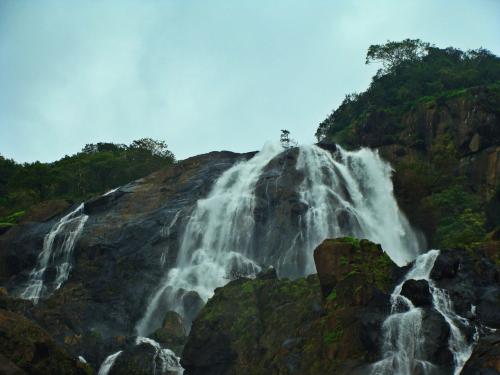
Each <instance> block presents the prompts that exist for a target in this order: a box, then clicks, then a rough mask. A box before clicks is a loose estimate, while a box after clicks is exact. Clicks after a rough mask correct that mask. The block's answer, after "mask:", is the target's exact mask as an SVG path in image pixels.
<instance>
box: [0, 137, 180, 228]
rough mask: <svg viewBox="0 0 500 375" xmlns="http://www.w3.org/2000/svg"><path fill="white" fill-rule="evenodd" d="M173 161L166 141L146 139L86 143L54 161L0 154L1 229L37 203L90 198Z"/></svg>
mask: <svg viewBox="0 0 500 375" xmlns="http://www.w3.org/2000/svg"><path fill="white" fill-rule="evenodd" d="M174 162H175V158H174V155H173V153H172V152H170V151H169V150H168V148H167V145H166V143H165V142H163V141H156V140H153V139H150V138H143V139H139V140H136V141H133V142H132V143H130V144H129V145H124V144H116V143H105V142H102V143H101V142H100V143H97V144H87V145H86V146H85V147H84V148H83V149H82V150H81V151H80V152H78V153H77V154H75V155H71V156H67V155H66V156H65V157H63V158H62V159H60V160H57V161H55V162H53V163H41V162H38V161H37V162H34V163H24V164H19V163H16V162H15V161H14V160H11V159H6V158H5V157H3V156H2V155H0V227H8V226H11V225H14V224H15V223H16V222H17V221H19V220H20V219H21V218H22V217H23V216H24V214H25V213H26V210H27V209H28V208H29V207H31V206H33V205H35V204H37V203H40V202H44V201H48V200H61V199H62V200H68V201H70V202H75V201H82V200H85V199H89V198H90V197H92V196H95V195H97V194H102V193H105V192H106V191H107V190H109V189H112V188H115V187H118V186H120V185H123V184H126V183H128V182H130V181H133V180H135V179H138V178H141V177H144V176H146V175H148V174H150V173H151V172H153V171H156V170H158V169H160V168H162V167H166V166H169V165H172V164H173V163H174Z"/></svg>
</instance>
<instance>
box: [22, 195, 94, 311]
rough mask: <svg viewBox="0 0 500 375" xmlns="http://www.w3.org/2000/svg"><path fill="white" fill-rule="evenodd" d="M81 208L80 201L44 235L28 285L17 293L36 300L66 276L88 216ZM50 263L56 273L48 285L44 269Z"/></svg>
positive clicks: (49, 265)
mask: <svg viewBox="0 0 500 375" xmlns="http://www.w3.org/2000/svg"><path fill="white" fill-rule="evenodd" d="M83 211H84V204H83V203H82V204H80V205H79V206H78V207H77V208H76V209H75V210H73V211H72V212H70V213H69V214H67V215H66V216H64V217H63V218H61V220H59V222H58V223H57V224H55V225H54V226H53V227H52V229H51V230H50V232H49V233H48V234H47V235H46V236H45V237H44V239H43V249H42V251H41V252H40V254H39V255H38V260H37V264H36V266H35V268H34V269H33V270H32V271H31V273H30V278H29V280H28V286H27V287H26V289H25V290H24V291H23V292H22V293H21V295H20V297H21V298H24V299H30V300H32V301H33V302H34V303H35V304H36V303H38V301H39V299H40V298H42V297H43V296H45V295H48V294H50V293H51V292H52V291H54V290H56V289H59V288H60V287H61V285H62V284H63V283H64V282H65V281H66V280H67V279H68V276H69V272H70V271H71V257H72V254H73V249H74V247H75V244H76V241H77V240H78V238H79V237H80V234H81V233H82V230H83V227H84V225H85V222H86V221H87V219H88V216H87V215H85V213H84V212H83ZM50 267H53V268H55V270H56V275H55V279H54V280H53V281H52V282H51V283H50V285H47V282H46V280H45V278H46V271H47V269H48V268H50Z"/></svg>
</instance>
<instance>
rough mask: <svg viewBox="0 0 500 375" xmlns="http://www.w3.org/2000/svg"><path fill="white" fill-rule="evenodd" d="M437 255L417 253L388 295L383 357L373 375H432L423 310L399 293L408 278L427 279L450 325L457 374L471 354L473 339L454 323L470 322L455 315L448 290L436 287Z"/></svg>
mask: <svg viewBox="0 0 500 375" xmlns="http://www.w3.org/2000/svg"><path fill="white" fill-rule="evenodd" d="M438 255H439V251H438V250H430V251H429V252H427V253H425V254H422V255H420V256H419V257H418V258H417V259H416V261H415V264H414V265H413V267H412V268H411V269H410V271H409V272H408V273H407V274H406V275H405V277H404V278H403V281H401V283H399V284H398V285H397V286H396V287H395V288H394V291H393V292H392V294H391V314H390V315H389V316H388V318H387V319H386V320H385V322H384V323H383V326H382V331H383V347H382V359H381V360H380V361H378V362H377V363H375V364H374V365H372V371H371V374H372V375H388V374H393V375H413V374H415V373H418V374H422V375H427V374H432V373H433V371H434V370H435V366H434V365H433V364H432V363H431V362H429V361H428V360H427V359H426V358H425V354H424V348H425V338H424V336H423V335H422V332H421V327H422V309H421V308H418V307H415V306H414V305H413V303H412V302H411V301H410V300H409V299H408V298H406V297H405V296H403V295H401V291H402V288H403V284H404V283H405V282H406V281H407V280H411V279H413V280H426V281H427V282H428V284H429V289H430V292H431V294H432V303H433V306H434V308H435V309H436V310H437V311H438V312H439V313H440V314H441V315H442V316H443V318H444V319H445V321H446V322H447V323H448V325H449V327H450V337H449V342H448V345H449V349H450V351H451V353H452V354H453V359H454V372H453V374H454V375H458V374H460V372H461V371H462V368H463V366H464V364H465V362H467V360H468V359H469V357H470V355H471V353H472V347H473V345H474V342H472V343H469V342H468V341H467V339H466V338H465V336H464V335H463V334H462V332H461V331H460V329H459V327H458V326H457V322H460V323H461V324H462V325H464V326H468V325H469V322H468V321H467V320H466V319H465V318H462V317H460V316H458V315H457V314H456V313H455V312H454V311H453V308H452V304H451V300H450V298H449V296H448V295H447V293H446V292H445V291H444V290H442V289H440V288H438V287H437V286H436V285H435V284H434V282H433V281H432V279H431V278H430V273H431V271H432V268H433V267H434V262H435V260H436V258H437V257H438Z"/></svg>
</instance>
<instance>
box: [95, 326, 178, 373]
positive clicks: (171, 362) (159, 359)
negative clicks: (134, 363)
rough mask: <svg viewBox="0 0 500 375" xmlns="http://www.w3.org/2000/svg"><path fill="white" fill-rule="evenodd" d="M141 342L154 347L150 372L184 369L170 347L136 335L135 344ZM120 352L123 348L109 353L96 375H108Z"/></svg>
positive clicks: (171, 371)
mask: <svg viewBox="0 0 500 375" xmlns="http://www.w3.org/2000/svg"><path fill="white" fill-rule="evenodd" d="M142 344H145V345H150V346H151V347H152V348H153V349H154V354H153V356H152V358H151V372H152V373H153V374H158V375H165V374H170V375H172V374H176V375H182V373H183V372H184V369H183V368H182V367H181V365H180V362H179V361H180V359H179V357H177V356H176V355H175V353H174V352H173V351H171V350H170V349H164V348H162V347H161V345H160V344H159V343H157V342H156V341H154V340H152V339H150V338H147V337H141V336H139V337H137V338H136V340H135V345H142ZM122 353H123V350H120V351H118V352H116V353H113V354H111V355H109V356H108V357H107V358H106V359H105V360H104V362H103V363H102V365H101V367H100V368H99V372H98V373H97V375H108V374H109V372H110V371H111V368H112V367H113V365H114V364H115V362H116V360H117V359H118V357H120V356H121V355H122Z"/></svg>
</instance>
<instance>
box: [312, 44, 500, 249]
mask: <svg viewBox="0 0 500 375" xmlns="http://www.w3.org/2000/svg"><path fill="white" fill-rule="evenodd" d="M374 62H376V63H381V65H382V68H381V69H379V71H378V72H377V74H376V75H375V76H374V77H373V80H372V82H371V84H370V86H369V88H368V89H367V90H366V91H365V92H362V93H355V94H350V95H347V96H346V98H345V99H344V101H343V102H342V104H341V105H340V106H339V107H338V108H337V109H336V110H335V111H333V112H332V114H331V115H330V116H328V118H327V119H326V120H325V121H323V122H322V123H321V124H320V126H319V128H318V130H317V133H316V136H317V137H318V139H319V140H324V141H325V140H328V141H335V142H338V143H340V144H341V145H344V146H345V147H348V148H356V147H360V146H368V147H373V148H378V149H379V150H380V152H381V153H382V155H383V156H384V157H385V158H387V159H389V160H390V161H391V163H392V165H393V167H394V169H395V176H394V180H395V181H394V182H395V190H396V195H397V196H398V200H399V203H400V204H401V205H402V207H403V209H404V211H405V212H406V213H407V214H408V216H409V217H410V218H411V220H412V222H413V223H414V224H415V225H416V226H417V227H419V228H421V229H422V230H424V232H425V234H426V235H427V238H428V240H429V242H430V245H432V246H437V247H442V248H450V247H452V248H465V249H471V248H477V247H478V246H483V245H484V241H488V240H489V239H492V237H496V236H497V235H498V234H495V233H494V232H493V231H494V230H495V229H497V227H498V225H499V223H500V213H499V207H500V203H499V194H500V193H499V190H498V183H499V176H500V172H499V168H500V159H499V146H500V58H499V57H498V56H495V55H494V54H492V53H491V52H489V51H488V50H486V49H482V48H480V49H477V50H471V51H461V50H459V49H456V48H451V47H450V48H445V49H442V48H437V47H435V46H432V45H430V44H428V43H424V42H422V41H420V40H418V39H417V40H410V39H407V40H404V41H402V42H388V43H386V44H384V45H373V46H371V47H370V48H369V50H368V53H367V55H366V63H367V64H368V63H374Z"/></svg>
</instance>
